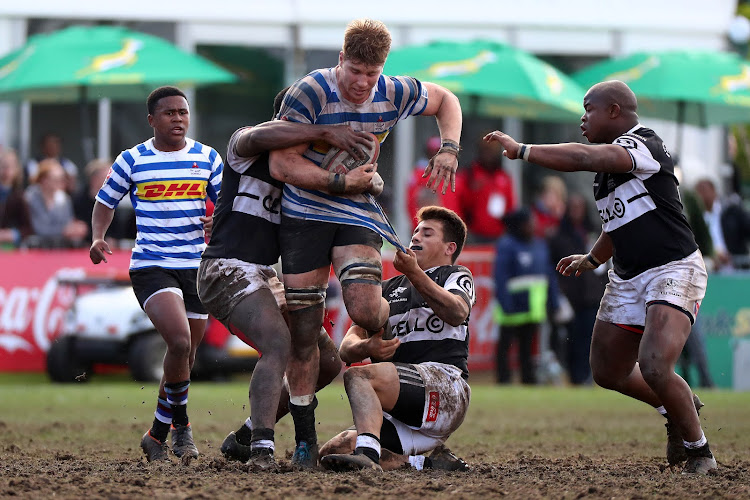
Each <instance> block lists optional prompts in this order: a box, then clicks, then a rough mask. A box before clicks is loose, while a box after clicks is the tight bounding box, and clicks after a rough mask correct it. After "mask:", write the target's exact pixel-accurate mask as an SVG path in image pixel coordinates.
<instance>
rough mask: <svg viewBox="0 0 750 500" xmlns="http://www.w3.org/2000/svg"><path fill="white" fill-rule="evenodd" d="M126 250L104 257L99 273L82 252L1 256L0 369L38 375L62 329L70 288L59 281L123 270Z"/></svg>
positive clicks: (71, 298) (72, 296) (72, 293)
mask: <svg viewBox="0 0 750 500" xmlns="http://www.w3.org/2000/svg"><path fill="white" fill-rule="evenodd" d="M128 259H129V253H128V252H117V253H115V255H113V256H112V257H108V259H107V260H109V264H103V266H106V267H102V268H101V271H100V269H99V268H94V265H93V264H91V261H90V260H89V258H88V252H87V251H86V250H63V251H49V252H44V251H28V252H20V251H19V252H10V253H3V254H2V261H3V273H2V278H1V279H2V281H0V371H41V370H43V369H44V361H45V353H46V352H47V350H48V349H49V346H50V344H51V343H52V341H53V340H54V339H55V337H57V336H58V335H59V334H60V332H61V330H62V327H63V321H64V319H65V314H66V312H67V311H68V309H69V308H70V306H71V305H72V304H73V301H74V300H75V289H74V288H73V287H71V286H66V285H60V281H61V280H63V281H64V280H65V279H67V278H73V277H78V276H82V275H84V274H86V273H89V272H97V271H99V272H120V273H122V272H127V267H128Z"/></svg>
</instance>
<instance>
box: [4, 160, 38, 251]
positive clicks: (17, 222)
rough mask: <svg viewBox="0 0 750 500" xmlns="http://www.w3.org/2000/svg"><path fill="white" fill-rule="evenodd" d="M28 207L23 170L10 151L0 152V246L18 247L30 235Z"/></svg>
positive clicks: (31, 230)
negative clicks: (24, 192)
mask: <svg viewBox="0 0 750 500" xmlns="http://www.w3.org/2000/svg"><path fill="white" fill-rule="evenodd" d="M32 232H33V229H32V227H31V214H30V213H29V205H28V204H27V203H26V199H25V198H24V196H23V170H22V169H21V163H20V162H19V161H18V155H17V154H16V152H15V151H13V150H12V149H3V150H1V151H0V245H1V246H3V247H6V246H7V247H11V248H13V247H18V246H19V245H20V244H21V242H22V241H23V239H24V238H26V237H27V236H29V235H30V234H32Z"/></svg>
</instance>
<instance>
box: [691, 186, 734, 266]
mask: <svg viewBox="0 0 750 500" xmlns="http://www.w3.org/2000/svg"><path fill="white" fill-rule="evenodd" d="M695 194H697V195H698V198H699V199H700V201H701V203H702V204H703V220H704V221H705V223H706V226H707V227H708V232H709V234H710V236H711V245H712V247H713V253H709V254H704V255H706V256H708V255H710V256H712V257H713V259H712V260H713V268H714V269H715V270H717V271H721V270H729V269H731V260H730V257H729V252H728V251H727V245H726V243H725V242H724V231H723V230H722V227H721V212H722V207H721V201H720V200H719V198H718V196H717V194H716V185H715V184H714V182H713V181H712V180H711V179H708V178H703V179H700V180H699V181H698V182H697V183H696V184H695ZM693 222H694V221H693ZM696 243H697V241H696ZM704 245H705V242H704ZM702 252H703V249H701V253H702Z"/></svg>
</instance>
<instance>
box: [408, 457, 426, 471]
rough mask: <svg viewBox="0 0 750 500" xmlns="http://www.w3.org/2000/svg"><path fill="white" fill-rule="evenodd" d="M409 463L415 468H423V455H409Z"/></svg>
mask: <svg viewBox="0 0 750 500" xmlns="http://www.w3.org/2000/svg"><path fill="white" fill-rule="evenodd" d="M409 463H410V464H411V466H412V467H414V468H415V469H417V470H422V469H424V455H409Z"/></svg>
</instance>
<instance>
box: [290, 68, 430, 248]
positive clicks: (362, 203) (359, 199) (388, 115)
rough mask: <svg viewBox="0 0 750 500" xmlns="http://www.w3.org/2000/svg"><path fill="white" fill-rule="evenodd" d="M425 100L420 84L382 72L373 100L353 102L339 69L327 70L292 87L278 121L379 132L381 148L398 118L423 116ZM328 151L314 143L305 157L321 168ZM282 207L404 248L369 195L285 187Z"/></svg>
mask: <svg viewBox="0 0 750 500" xmlns="http://www.w3.org/2000/svg"><path fill="white" fill-rule="evenodd" d="M427 100H428V96H427V89H426V88H425V87H424V86H423V85H422V83H421V82H420V81H419V80H417V79H415V78H412V77H408V76H385V75H382V74H381V75H380V78H379V79H378V83H377V84H376V85H375V86H374V87H373V89H372V92H371V94H370V97H369V98H368V99H367V100H366V101H365V102H363V103H362V104H354V103H351V102H349V101H346V100H345V99H343V97H341V94H340V92H339V89H338V84H337V81H336V68H327V69H319V70H315V71H313V72H312V73H310V74H308V75H307V76H305V77H304V78H302V79H300V80H298V81H297V82H296V83H295V84H294V85H292V86H291V87H290V89H289V90H288V91H287V93H286V95H285V96H284V102H283V104H282V107H281V110H280V111H279V115H278V118H279V119H281V120H289V121H292V122H298V123H314V124H321V125H349V126H350V127H351V128H352V129H354V130H359V131H363V132H371V133H373V134H375V136H377V138H378V140H379V141H380V143H381V144H382V143H383V141H385V138H386V137H387V136H388V134H389V133H390V131H391V129H393V127H394V126H395V125H396V123H397V122H398V121H399V120H402V119H404V118H407V117H408V116H411V115H419V114H421V113H422V112H424V110H425V108H426V107H427ZM329 148H330V145H329V144H327V143H325V142H316V143H313V144H311V145H310V147H309V148H308V149H307V151H305V153H304V154H303V156H304V157H305V158H307V159H308V160H310V161H312V162H313V163H315V164H316V165H320V163H321V162H322V160H323V158H324V157H325V155H326V153H327V152H328V149H329ZM281 207H282V213H283V215H285V216H288V217H295V218H298V219H307V220H317V221H322V222H332V223H338V224H350V225H357V226H363V227H367V228H369V229H371V230H373V231H376V232H379V233H380V234H381V235H382V236H383V237H384V238H386V239H388V240H389V241H390V242H391V243H393V244H394V245H396V246H400V243H397V242H398V237H397V236H396V235H395V233H393V231H392V229H391V228H390V227H389V226H390V225H389V223H388V222H387V220H386V219H385V215H384V214H383V213H382V209H381V208H380V206H379V205H378V204H377V202H376V201H375V199H374V198H373V197H372V196H371V195H370V194H368V193H363V194H359V195H351V196H333V195H329V194H326V193H323V192H321V191H314V190H308V189H302V188H298V187H296V186H292V185H291V184H286V185H285V186H284V194H283V197H282V201H281Z"/></svg>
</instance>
